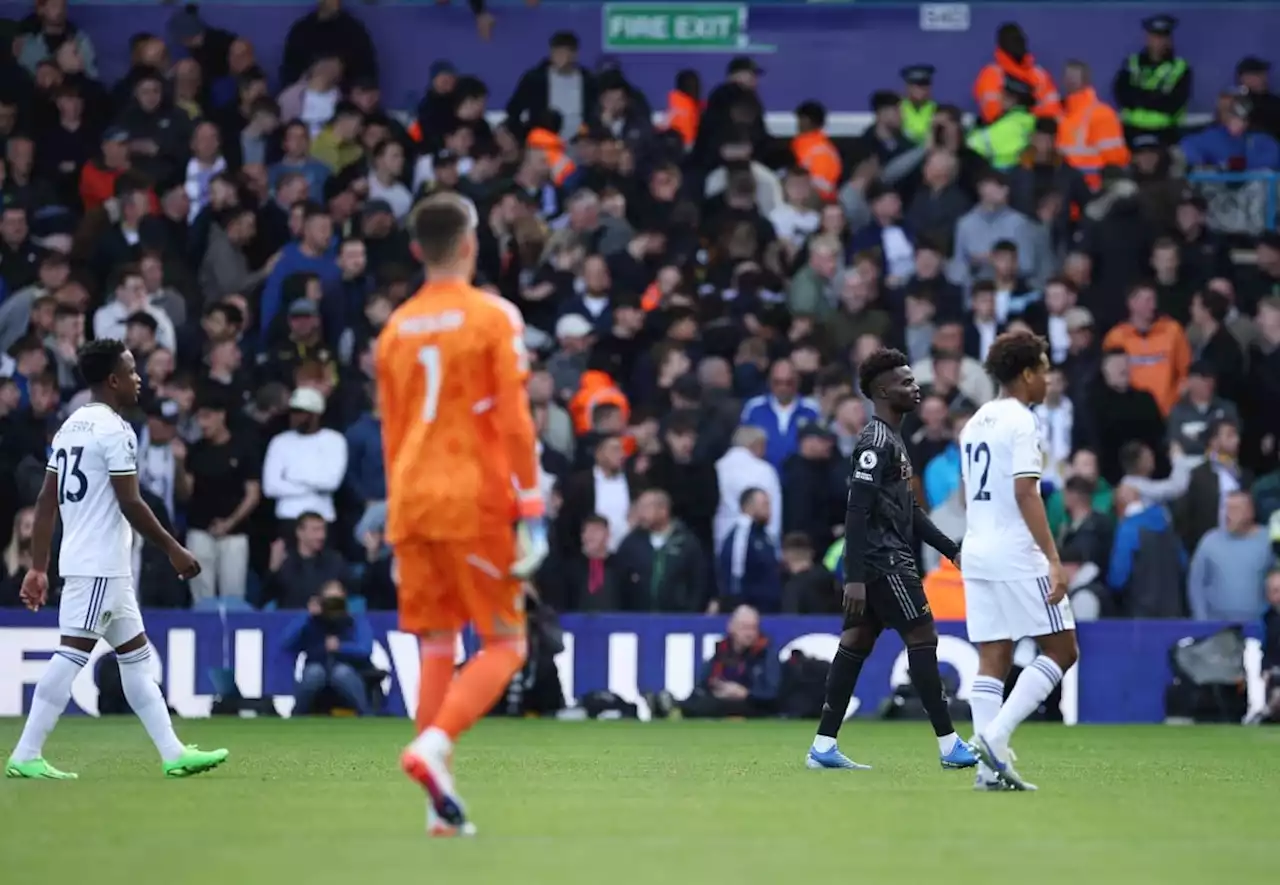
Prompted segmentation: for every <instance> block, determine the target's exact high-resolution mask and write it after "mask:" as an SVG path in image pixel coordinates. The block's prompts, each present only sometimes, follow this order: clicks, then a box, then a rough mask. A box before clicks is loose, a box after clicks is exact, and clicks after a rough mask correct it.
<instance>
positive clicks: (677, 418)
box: [667, 409, 698, 434]
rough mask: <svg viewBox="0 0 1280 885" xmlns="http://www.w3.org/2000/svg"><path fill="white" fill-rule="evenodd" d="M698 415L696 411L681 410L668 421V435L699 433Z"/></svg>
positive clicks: (675, 412)
mask: <svg viewBox="0 0 1280 885" xmlns="http://www.w3.org/2000/svg"><path fill="white" fill-rule="evenodd" d="M697 432H698V413H697V411H695V410H694V409H679V410H677V411H674V412H672V413H671V417H670V418H668V419H667V433H677V434H683V433H697Z"/></svg>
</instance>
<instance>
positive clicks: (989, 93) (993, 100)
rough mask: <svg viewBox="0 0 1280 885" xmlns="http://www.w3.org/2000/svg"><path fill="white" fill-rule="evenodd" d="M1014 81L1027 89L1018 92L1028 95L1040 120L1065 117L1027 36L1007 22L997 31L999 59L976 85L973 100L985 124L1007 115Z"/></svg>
mask: <svg viewBox="0 0 1280 885" xmlns="http://www.w3.org/2000/svg"><path fill="white" fill-rule="evenodd" d="M1011 80H1014V81H1017V82H1019V83H1021V84H1023V85H1024V86H1025V89H1019V90H1018V91H1019V93H1020V94H1023V93H1025V94H1026V96H1027V99H1028V101H1027V105H1028V107H1030V108H1031V109H1032V112H1033V113H1034V114H1035V115H1036V116H1037V117H1057V116H1060V115H1061V114H1062V104H1061V101H1060V100H1059V97H1058V87H1057V86H1055V85H1054V82H1053V78H1052V77H1051V76H1049V72H1048V71H1046V70H1045V69H1044V68H1042V67H1040V65H1038V64H1036V60H1035V57H1034V56H1033V55H1032V54H1031V53H1030V52H1029V51H1028V49H1027V35H1026V33H1025V32H1024V31H1023V30H1022V28H1021V27H1019V26H1018V25H1016V24H1013V23H1006V24H1003V25H1001V26H1000V29H999V30H998V31H996V49H995V58H994V59H993V60H992V62H991V63H990V64H988V65H987V66H986V67H984V68H983V69H982V70H981V71H979V72H978V78H977V79H976V80H974V82H973V97H974V99H975V100H976V101H977V102H978V108H979V109H980V115H981V117H982V121H983V122H984V123H987V124H988V125H990V124H991V123H994V122H995V121H996V120H997V119H999V118H1000V116H1001V115H1002V114H1003V113H1005V110H1006V103H1005V99H1004V94H1005V92H1006V90H1007V88H1008V86H1009V81H1011Z"/></svg>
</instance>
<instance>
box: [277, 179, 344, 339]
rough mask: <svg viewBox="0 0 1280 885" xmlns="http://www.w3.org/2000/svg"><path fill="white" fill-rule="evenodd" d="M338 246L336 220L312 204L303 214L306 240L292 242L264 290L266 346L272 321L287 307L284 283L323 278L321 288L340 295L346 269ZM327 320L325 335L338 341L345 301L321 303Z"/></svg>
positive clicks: (284, 249)
mask: <svg viewBox="0 0 1280 885" xmlns="http://www.w3.org/2000/svg"><path fill="white" fill-rule="evenodd" d="M337 258H338V253H337V244H336V243H335V242H334V238H333V219H332V218H330V217H329V213H328V212H326V211H325V210H324V209H323V208H322V207H321V206H319V205H314V204H313V205H308V206H307V208H306V210H305V211H304V213H303V219H302V237H301V239H299V240H298V242H296V243H290V244H289V245H287V246H285V247H284V248H283V249H282V250H281V251H280V260H279V261H277V262H276V266H275V268H274V269H273V270H272V271H271V276H269V277H267V282H266V284H265V285H264V286H263V288H262V308H261V311H260V313H259V316H258V323H259V329H260V331H261V336H262V340H263V342H264V343H265V342H266V339H267V334H268V331H269V330H270V328H271V321H272V320H274V319H275V318H276V314H278V313H280V311H281V309H282V308H283V306H284V296H283V294H282V293H283V290H284V282H285V280H287V279H289V277H291V276H293V275H294V274H315V275H316V276H317V277H319V278H320V286H321V288H322V289H323V290H324V292H325V293H326V295H329V294H330V293H337V291H338V290H339V289H340V288H341V286H342V269H341V268H340V267H338V260H337ZM330 300H334V304H335V306H336V310H335V311H334V315H333V316H328V315H327V314H328V311H325V306H326V305H327V303H328V302H329V301H330ZM321 310H322V311H323V312H325V313H326V316H325V317H324V325H325V334H326V336H331V337H334V338H335V339H336V336H337V334H338V332H339V330H340V329H342V327H343V322H342V321H343V312H342V306H341V301H340V300H337V299H331V298H329V297H326V298H325V299H324V300H323V301H322V302H321Z"/></svg>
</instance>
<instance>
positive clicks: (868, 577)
mask: <svg viewBox="0 0 1280 885" xmlns="http://www.w3.org/2000/svg"><path fill="white" fill-rule="evenodd" d="M858 379H859V381H860V382H861V384H862V391H863V393H864V394H866V395H867V396H869V397H870V398H871V402H872V403H873V405H874V406H875V414H874V416H873V417H872V418H871V420H870V421H869V422H868V423H867V426H866V427H865V428H863V431H862V434H861V435H860V436H859V437H858V443H857V445H856V446H855V447H854V451H853V465H852V473H851V475H850V476H849V504H848V513H847V515H846V517H845V533H844V538H845V542H844V544H845V546H844V579H845V585H844V610H845V619H844V627H843V628H842V630H841V633H840V645H839V647H838V648H837V649H836V656H835V659H834V660H833V661H832V662H831V670H830V672H829V673H828V675H827V693H826V699H825V701H824V702H823V705H822V721H821V722H820V723H819V725H818V734H817V736H816V737H815V738H814V739H813V746H811V747H810V748H809V755H808V757H807V758H806V760H805V764H806V765H807V766H808V767H809V768H867V767H869V766H865V765H859V764H858V763H856V762H854V761H853V760H851V759H849V758H848V757H847V756H845V755H844V754H843V753H841V752H840V750H839V748H838V747H837V746H836V735H837V734H838V733H839V731H840V724H841V722H842V721H843V720H844V714H845V710H846V709H847V708H848V706H849V699H850V698H851V697H853V689H854V686H855V685H856V684H857V682H858V673H859V672H860V671H861V670H862V664H863V662H865V661H866V659H867V658H868V657H869V656H870V654H871V650H872V649H873V648H875V644H876V640H877V639H878V638H879V637H880V634H881V632H883V630H884V629H885V627H890V628H892V629H894V630H896V631H898V633H899V635H901V636H902V641H903V642H905V643H906V646H907V659H908V661H909V665H910V670H911V682H912V684H913V685H914V686H915V689H916V692H917V693H918V694H919V695H920V701H921V703H923V704H924V708H925V710H926V711H928V713H929V720H930V721H931V722H932V724H933V730H934V732H935V733H936V734H937V736H938V751H939V754H940V755H941V758H942V767H943V768H971V767H972V766H974V765H977V763H978V758H977V756H976V755H975V754H974V752H973V750H972V748H970V747H969V745H968V744H966V743H965V742H964V741H962V740H960V738H959V737H957V735H956V732H955V727H954V726H953V725H952V723H951V713H950V711H949V710H948V709H947V699H946V696H945V694H944V692H943V689H942V677H941V676H940V675H939V672H938V630H937V627H936V626H935V625H934V623H933V613H932V612H930V611H929V602H928V600H927V599H926V598H925V594H924V585H923V584H921V582H920V573H919V571H918V569H917V567H916V558H915V549H916V543H915V542H916V538H919V539H920V540H922V541H924V542H925V543H926V544H928V545H929V546H930V547H933V548H934V549H935V550H937V551H938V552H939V553H941V554H942V555H943V556H945V557H947V558H948V559H950V560H951V561H952V562H954V563H956V564H957V565H959V563H960V548H959V546H958V545H957V544H956V543H955V542H954V541H952V540H951V539H950V538H948V537H947V536H946V535H944V534H943V533H942V532H941V531H940V530H939V529H938V527H937V526H935V525H934V524H933V522H932V521H931V520H930V519H929V517H928V515H927V514H926V513H925V512H924V511H923V510H922V509H920V505H919V504H917V503H916V500H915V495H914V493H913V492H912V490H911V476H912V472H911V459H910V458H908V457H907V448H906V445H905V444H904V443H903V442H902V437H901V436H899V435H898V429H899V427H901V425H902V419H903V416H905V415H907V414H909V413H911V412H914V411H915V409H916V406H918V405H919V404H920V385H918V384H917V383H916V379H915V376H914V375H913V374H912V372H911V366H910V365H909V364H908V362H907V358H906V356H904V355H903V354H902V353H901V352H900V351H897V350H889V349H883V348H882V349H881V350H878V351H876V352H875V353H873V354H871V356H869V357H868V358H867V359H866V360H865V361H864V362H863V364H862V366H861V367H860V369H859V371H858Z"/></svg>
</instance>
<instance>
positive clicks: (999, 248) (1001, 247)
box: [991, 240, 1018, 255]
mask: <svg viewBox="0 0 1280 885" xmlns="http://www.w3.org/2000/svg"><path fill="white" fill-rule="evenodd" d="M991 251H992V252H1012V253H1013V254H1015V255H1016V254H1018V244H1017V243H1015V242H1014V241H1013V240H997V241H996V244H995V245H994V246H992V247H991Z"/></svg>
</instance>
